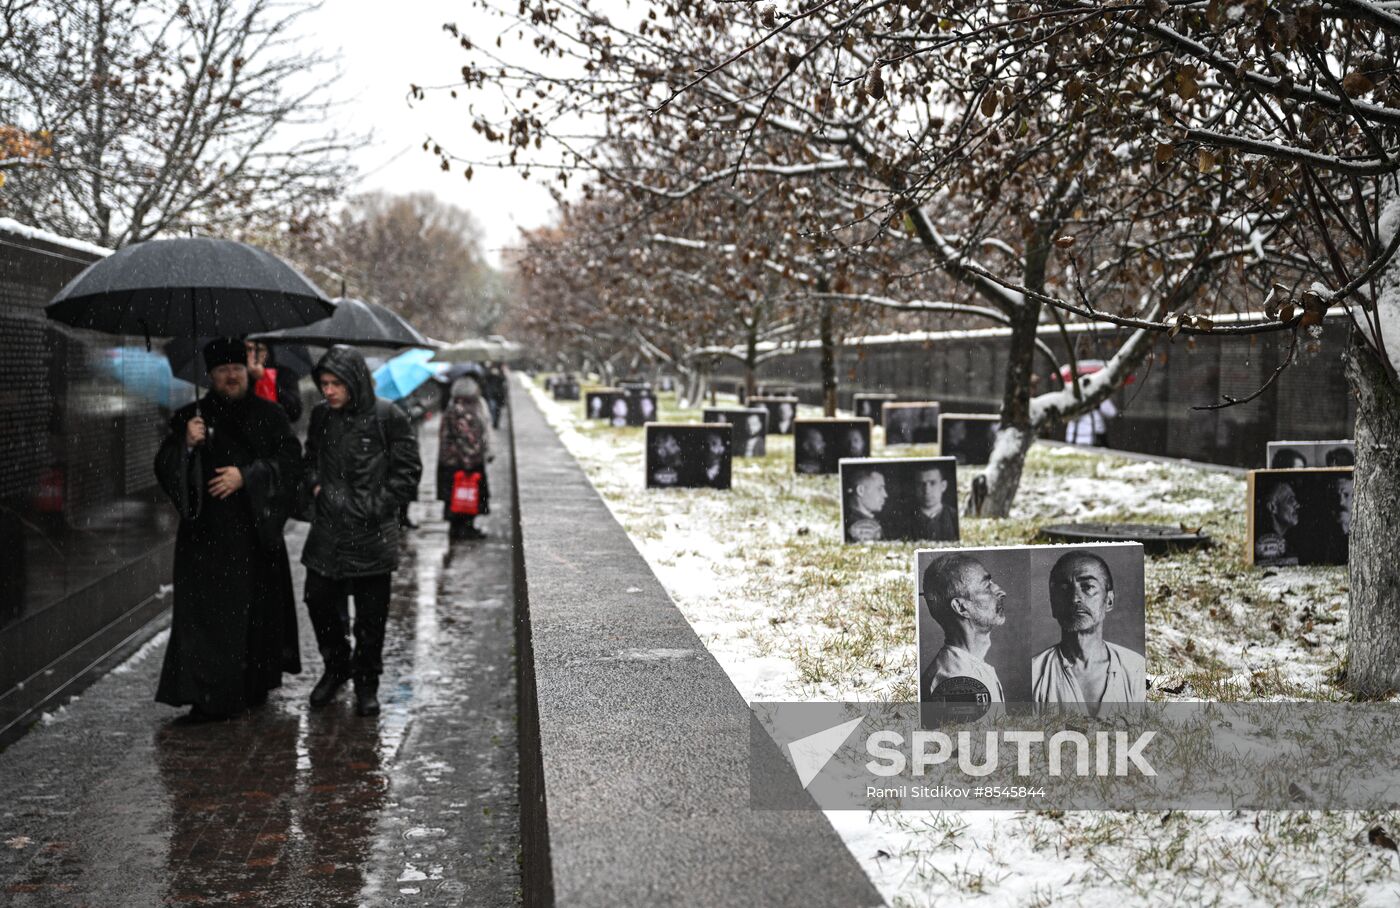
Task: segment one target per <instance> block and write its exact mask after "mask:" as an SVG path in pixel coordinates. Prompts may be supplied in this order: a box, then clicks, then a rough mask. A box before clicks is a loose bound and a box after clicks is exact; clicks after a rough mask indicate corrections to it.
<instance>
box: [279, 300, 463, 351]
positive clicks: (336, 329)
mask: <svg viewBox="0 0 1400 908" xmlns="http://www.w3.org/2000/svg"><path fill="white" fill-rule="evenodd" d="M254 339H255V340H260V341H264V342H266V343H270V344H280V343H283V342H285V341H296V342H298V343H302V344H316V345H317V346H321V347H331V346H334V345H336V344H351V345H352V346H361V347H387V348H391V349H398V348H400V347H437V346H440V345H439V344H438V343H437V342H436V341H432V340H429V339H428V338H427V337H425V336H424V335H423V334H422V333H421V332H420V331H419V330H418V329H417V328H415V327H413V326H412V325H410V324H409V323H408V322H406V321H404V319H403V317H402V316H400V315H399V314H398V313H396V312H394V311H392V310H390V309H386V308H385V307H383V306H381V305H379V304H378V303H369V302H365V301H364V300H355V299H346V298H344V297H341V298H339V299H337V300H336V301H335V314H334V315H332V316H331V317H330V318H327V319H322V320H321V321H319V322H316V323H314V324H309V325H304V326H302V327H299V328H287V329H285V330H283V331H272V332H268V333H265V334H259V335H257V336H256V337H255V338H254Z"/></svg>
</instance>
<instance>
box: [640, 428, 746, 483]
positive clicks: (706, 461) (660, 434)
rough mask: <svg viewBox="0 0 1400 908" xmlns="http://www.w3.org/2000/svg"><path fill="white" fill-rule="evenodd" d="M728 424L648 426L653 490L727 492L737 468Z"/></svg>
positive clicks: (648, 462)
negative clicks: (733, 471)
mask: <svg viewBox="0 0 1400 908" xmlns="http://www.w3.org/2000/svg"><path fill="white" fill-rule="evenodd" d="M732 431H733V429H732V427H731V426H730V425H729V424H728V423H705V424H703V425H673V424H670V423H648V424H647V426H646V472H647V488H649V489H673V488H674V489H727V488H729V483H730V473H731V469H732V465H733V444H732V441H731V435H732Z"/></svg>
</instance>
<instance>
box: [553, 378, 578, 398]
mask: <svg viewBox="0 0 1400 908" xmlns="http://www.w3.org/2000/svg"><path fill="white" fill-rule="evenodd" d="M551 390H552V391H553V392H554V399H555V400H578V382H577V381H576V380H574V379H572V378H568V377H560V378H556V379H554V383H553V385H552V387H551Z"/></svg>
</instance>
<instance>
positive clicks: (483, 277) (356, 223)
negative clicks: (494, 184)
mask: <svg viewBox="0 0 1400 908" xmlns="http://www.w3.org/2000/svg"><path fill="white" fill-rule="evenodd" d="M292 227H293V229H291V230H290V231H284V232H282V233H281V234H280V237H279V236H269V237H267V238H266V240H265V242H266V243H267V244H268V245H269V246H271V247H272V248H275V249H278V250H279V251H281V252H284V253H285V254H286V255H287V256H288V258H290V259H291V260H292V261H294V262H297V263H299V264H300V265H301V266H302V268H303V270H305V272H306V273H307V274H308V275H309V276H312V277H313V278H314V279H315V280H317V281H318V282H319V283H320V284H321V285H322V286H323V287H324V288H325V289H326V291H327V292H328V293H331V294H340V293H342V291H343V292H344V293H345V294H346V295H349V296H353V297H360V298H363V299H367V300H371V301H373V302H376V303H381V304H383V305H385V306H388V307H389V308H391V309H393V310H395V311H396V312H398V313H399V314H401V315H403V316H404V317H405V318H407V319H409V320H410V321H411V322H413V323H414V324H415V325H416V326H417V327H418V328H420V329H421V330H423V331H425V332H427V333H428V334H430V335H433V336H435V337H440V338H459V337H464V336H467V335H472V334H477V335H479V334H489V333H492V332H493V331H495V330H496V328H497V327H498V325H499V324H500V323H501V322H502V321H503V319H504V318H505V316H506V312H507V309H508V304H509V293H508V289H507V287H506V285H505V283H504V281H503V280H502V278H501V275H500V274H499V272H497V271H496V269H494V268H493V267H491V265H490V264H489V263H488V262H487V261H486V259H485V257H484V254H483V252H482V234H481V227H480V225H479V224H478V223H477V221H476V219H475V218H474V217H473V216H472V215H471V213H470V212H468V211H466V210H464V209H462V208H458V207H456V206H455V205H451V204H448V203H446V202H443V201H442V200H441V199H439V198H437V197H436V196H434V195H431V194H429V193H415V194H411V195H389V194H386V193H379V192H372V193H365V194H362V195H358V196H354V197H352V198H350V199H349V200H347V201H346V203H345V204H344V205H343V206H342V207H341V209H340V211H339V212H338V213H337V214H335V215H333V216H330V215H318V216H314V217H311V218H308V219H306V220H304V221H299V222H297V223H295V224H294V225H292Z"/></svg>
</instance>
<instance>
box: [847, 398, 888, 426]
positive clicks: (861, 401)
mask: <svg viewBox="0 0 1400 908" xmlns="http://www.w3.org/2000/svg"><path fill="white" fill-rule="evenodd" d="M898 396H899V395H897V394H886V393H869V394H856V395H854V396H853V397H852V398H851V410H852V411H853V412H854V413H855V414H856V416H858V417H860V418H863V419H868V420H870V421H871V422H872V423H878V422H880V411H881V408H882V407H884V405H885V403H886V402H888V401H892V400H895V399H897V398H898Z"/></svg>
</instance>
